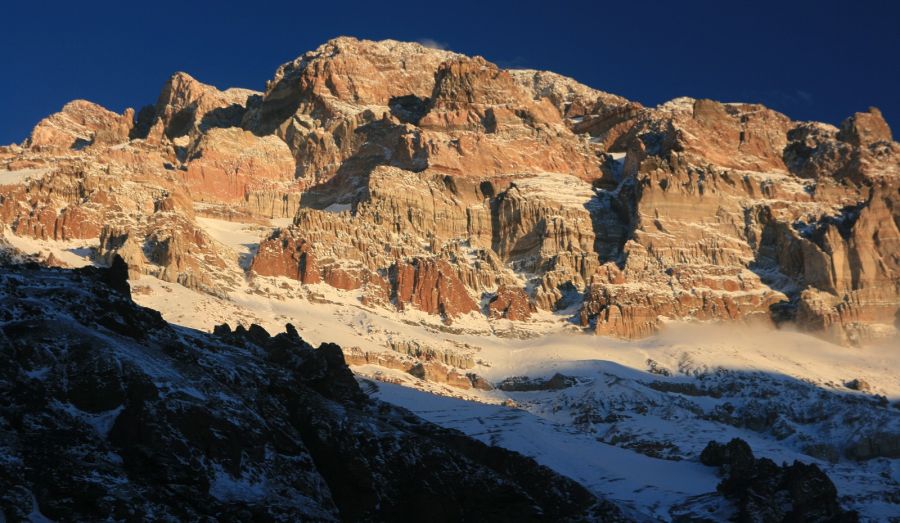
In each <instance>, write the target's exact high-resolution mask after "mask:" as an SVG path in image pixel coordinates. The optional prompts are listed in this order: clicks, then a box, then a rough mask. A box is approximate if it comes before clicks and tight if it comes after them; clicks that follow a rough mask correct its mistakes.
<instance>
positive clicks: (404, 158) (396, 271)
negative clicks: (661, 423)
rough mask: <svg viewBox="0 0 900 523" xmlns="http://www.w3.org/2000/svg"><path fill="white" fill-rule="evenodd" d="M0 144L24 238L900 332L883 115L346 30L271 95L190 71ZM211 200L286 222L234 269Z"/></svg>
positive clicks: (511, 315)
mask: <svg viewBox="0 0 900 523" xmlns="http://www.w3.org/2000/svg"><path fill="white" fill-rule="evenodd" d="M0 161H2V162H3V165H4V166H5V168H6V170H7V171H9V172H10V173H17V174H10V175H9V176H7V177H6V178H9V179H13V180H15V181H14V183H11V184H8V185H3V186H0V218H2V220H3V221H4V222H5V223H7V224H9V226H10V228H11V229H12V230H13V231H14V232H15V233H16V234H19V235H26V236H32V237H37V238H45V239H57V240H66V239H71V238H94V237H97V238H98V241H99V240H102V241H100V242H99V250H100V254H101V255H102V256H107V257H109V256H111V255H112V254H113V253H115V252H119V253H120V254H121V255H122V256H123V257H126V258H129V262H130V264H131V266H132V270H133V272H144V273H148V274H157V275H160V274H162V275H165V277H166V278H167V279H169V280H170V281H177V282H182V283H184V284H187V285H190V286H193V287H195V288H200V289H204V290H209V291H211V292H217V293H227V292H228V288H229V281H231V282H233V281H238V280H239V279H240V278H244V277H250V278H254V277H272V276H284V277H288V278H293V279H296V280H299V281H301V282H302V283H304V284H318V283H324V284H327V285H332V286H334V287H336V288H339V289H342V290H345V291H348V292H351V291H352V292H358V293H359V297H360V299H361V300H362V301H363V303H365V304H367V305H371V306H373V307H383V308H386V309H389V310H395V311H407V310H409V309H410V308H412V309H418V310H421V311H425V312H427V313H431V314H436V315H440V316H441V317H443V318H444V319H445V321H448V322H453V321H457V320H458V319H459V318H461V317H463V316H466V315H468V314H483V315H485V316H487V317H489V318H495V319H511V320H513V321H527V318H528V317H529V316H530V315H531V313H532V312H533V311H536V310H544V311H556V312H558V313H559V314H564V315H569V316H573V317H574V319H576V320H577V321H578V322H580V323H581V325H583V326H584V327H585V328H586V329H588V330H591V331H593V332H596V333H599V334H605V335H613V336H621V337H628V338H634V337H642V336H646V335H648V334H651V333H653V332H654V331H655V330H656V329H657V328H658V327H659V325H660V324H661V322H662V321H664V320H665V319H666V318H670V319H698V320H723V321H733V320H737V321H761V322H772V321H776V322H781V321H786V320H790V321H796V322H797V323H798V324H799V325H800V326H801V327H803V328H807V329H810V330H811V331H814V332H820V333H824V334H826V335H827V336H829V337H831V338H832V339H834V340H837V341H839V342H841V343H848V344H855V343H864V342H866V341H868V340H871V339H874V338H878V337H881V336H886V335H892V334H893V333H894V332H895V329H896V321H897V320H896V318H897V311H898V308H900V272H898V256H900V255H898V252H900V248H898V223H900V210H898V204H897V202H898V197H900V196H898V190H900V181H898V180H900V145H898V144H897V143H896V142H893V141H892V135H891V131H890V129H889V128H888V126H887V124H886V123H885V122H884V119H883V118H882V116H881V113H880V112H879V111H878V110H877V109H874V108H873V109H870V110H869V111H867V112H864V113H857V114H856V115H853V116H851V117H850V118H848V119H847V120H846V121H845V122H844V123H842V124H841V126H840V128H836V127H833V126H830V125H827V124H819V123H813V122H794V121H792V120H790V118H788V117H787V116H785V115H782V114H780V113H777V112H775V111H772V110H770V109H768V108H765V107H763V106H760V105H755V104H733V103H728V104H723V103H719V102H715V101H712V100H694V99H689V98H679V99H676V100H672V101H670V102H668V103H666V104H663V105H661V106H659V107H655V108H648V107H644V106H642V105H640V104H638V103H635V102H631V101H628V100H625V99H623V98H621V97H617V96H615V95H611V94H608V93H603V92H600V91H596V90H594V89H591V88H589V87H587V86H584V85H581V84H578V83H577V82H575V81H574V80H571V79H568V78H564V77H561V76H559V75H555V74H553V73H548V72H539V71H506V70H503V69H500V68H498V67H497V66H495V65H494V64H491V63H490V62H487V61H486V60H484V59H482V58H480V57H474V58H471V57H465V56H461V55H458V54H454V53H450V52H447V51H440V50H434V49H429V48H425V47H423V46H420V45H418V44H408V43H400V42H393V41H385V42H369V41H360V40H356V39H352V38H338V39H335V40H332V41H330V42H328V43H326V44H325V45H323V46H322V47H320V48H319V49H317V50H315V51H311V52H309V53H306V54H304V55H303V56H301V57H300V58H298V59H296V60H294V61H292V62H289V63H287V64H285V65H283V66H281V67H280V68H279V69H278V70H277V71H276V73H275V76H274V78H273V79H272V80H270V81H269V82H268V83H267V84H266V88H265V90H264V92H261V93H255V92H252V91H247V90H241V89H229V90H226V91H219V90H217V89H215V88H213V87H211V86H207V85H204V84H202V83H200V82H198V81H196V80H194V79H193V78H191V77H189V76H188V75H186V74H184V73H179V74H176V75H175V76H173V77H172V79H171V80H170V81H169V82H168V83H167V84H166V85H165V86H164V88H163V90H162V93H161V95H160V97H159V100H158V101H157V103H156V104H155V105H154V106H148V107H147V108H144V109H142V110H141V111H140V112H139V113H138V114H137V116H136V117H135V116H134V114H133V112H128V111H126V113H125V114H124V115H116V114H114V113H110V112H108V111H106V110H104V109H102V108H100V107H98V106H95V105H93V104H90V103H88V102H73V103H71V104H69V105H67V106H66V107H65V108H64V109H63V111H62V112H60V113H58V114H56V115H53V116H51V117H49V118H47V119H45V120H43V121H42V122H41V123H40V124H38V126H37V127H36V128H35V130H34V132H33V133H32V136H31V138H29V139H28V140H26V142H25V143H23V146H22V147H19V146H11V147H8V148H5V149H4V150H3V151H0ZM204 216H214V217H219V218H226V219H231V220H236V221H243V222H259V223H272V222H270V220H284V219H292V224H290V225H287V226H283V227H282V228H280V229H279V230H277V231H275V232H273V233H272V234H270V235H269V237H268V238H266V239H263V240H262V241H261V242H260V245H259V249H258V251H257V254H255V256H254V258H253V259H252V261H251V262H250V263H248V264H246V265H245V269H246V271H247V273H246V274H243V272H244V269H241V268H240V267H236V266H235V265H234V264H229V263H228V260H227V259H224V258H226V257H225V256H224V255H222V254H221V253H218V252H217V244H216V242H214V241H209V238H208V237H206V236H204V235H205V233H204V231H203V229H202V227H199V226H197V225H196V224H197V219H198V217H204ZM277 223H278V224H279V225H284V223H283V222H277ZM165 231H169V232H165ZM113 239H115V241H113ZM220 262H221V263H220Z"/></svg>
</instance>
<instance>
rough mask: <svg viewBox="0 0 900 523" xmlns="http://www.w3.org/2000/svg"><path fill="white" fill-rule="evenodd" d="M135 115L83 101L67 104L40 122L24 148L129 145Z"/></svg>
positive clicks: (77, 147)
mask: <svg viewBox="0 0 900 523" xmlns="http://www.w3.org/2000/svg"><path fill="white" fill-rule="evenodd" d="M133 125H134V111H133V110H131V109H129V110H127V111H125V113H124V114H121V115H119V114H116V113H113V112H111V111H107V110H106V109H104V108H103V107H100V106H99V105H97V104H95V103H91V102H88V101H86V100H75V101H73V102H69V103H67V104H66V105H65V106H64V107H63V108H62V110H61V111H60V112H58V113H56V114H54V115H52V116H49V117H47V118H45V119H43V120H41V121H40V122H39V123H38V124H37V125H36V126H35V128H34V130H33V131H31V136H29V137H28V140H26V142H25V145H26V146H28V147H31V148H36V149H63V150H65V149H83V148H85V147H88V146H90V145H94V144H107V145H115V144H118V143H123V142H126V141H128V134H129V133H130V132H131V128H132V126H133Z"/></svg>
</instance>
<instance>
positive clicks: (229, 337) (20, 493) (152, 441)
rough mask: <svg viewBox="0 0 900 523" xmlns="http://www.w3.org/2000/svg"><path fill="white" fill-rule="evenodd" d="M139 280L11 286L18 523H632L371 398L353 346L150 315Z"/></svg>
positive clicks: (5, 350)
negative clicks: (132, 283) (137, 300)
mask: <svg viewBox="0 0 900 523" xmlns="http://www.w3.org/2000/svg"><path fill="white" fill-rule="evenodd" d="M126 277H127V267H125V265H124V263H123V262H122V261H121V259H120V258H118V257H117V258H115V261H114V264H113V267H112V268H111V269H95V268H85V269H75V270H65V269H54V268H45V267H40V266H39V265H37V264H34V263H31V264H28V265H4V266H3V267H2V271H0V300H2V303H3V305H4V306H3V307H2V308H0V519H3V520H4V521H37V520H40V521H46V519H45V518H50V520H54V521H99V520H107V519H109V520H117V521H148V520H152V521H200V520H211V521H219V520H221V521H323V522H324V521H448V522H449V521H482V520H490V521H625V520H626V519H625V518H624V517H623V516H622V514H621V512H620V511H619V509H618V508H617V507H616V506H614V505H612V504H611V503H609V502H607V501H604V500H602V499H598V498H597V497H596V496H594V495H593V494H591V493H590V492H589V491H588V490H586V489H585V488H584V487H582V486H580V485H578V484H577V483H575V482H574V481H572V480H570V479H568V478H565V477H562V476H560V475H557V474H555V473H554V472H552V471H551V470H550V469H547V468H546V467H543V466H540V465H538V464H537V463H535V462H534V461H533V460H532V459H529V458H526V457H524V456H521V455H519V454H516V453H514V452H510V451H507V450H503V449H500V448H497V447H491V446H488V445H485V444H483V443H480V442H478V441H476V440H474V439H470V438H468V437H466V436H463V435H462V434H461V433H459V432H457V431H453V430H447V429H443V428H440V427H438V426H436V425H433V424H431V423H428V422H426V421H424V420H422V419H420V418H418V417H416V416H415V415H414V414H412V413H411V412H409V411H407V410H404V409H401V408H399V407H394V406H391V405H389V404H386V403H381V402H379V401H375V400H372V399H369V398H368V397H367V396H366V395H365V394H364V393H363V392H362V391H361V390H360V387H359V385H358V384H357V382H356V380H355V378H354V377H353V374H352V373H351V372H350V369H349V368H348V367H347V365H346V363H345V362H344V358H343V355H342V353H341V349H340V347H338V346H337V345H334V344H323V345H321V346H320V347H318V348H313V347H312V346H311V345H309V344H308V343H306V342H304V341H303V339H301V337H300V336H299V334H298V333H297V331H296V330H295V329H294V328H293V327H292V326H291V325H290V324H288V325H287V328H286V330H285V332H282V333H280V334H277V335H275V336H271V335H270V334H269V333H268V332H266V331H265V329H263V328H262V327H259V326H257V325H252V326H251V327H250V328H249V329H245V328H243V327H238V328H237V329H235V330H232V329H231V328H229V327H228V326H227V325H223V326H220V327H219V328H217V329H216V331H215V333H214V334H209V333H204V332H199V331H195V330H192V329H187V328H183V327H175V326H172V325H169V324H168V323H166V322H165V321H163V319H162V318H161V316H160V314H159V313H158V312H156V311H153V310H151V309H146V308H143V307H139V306H137V305H135V304H134V303H133V302H132V301H131V298H130V292H129V285H128V282H127V281H126V279H125V278H126Z"/></svg>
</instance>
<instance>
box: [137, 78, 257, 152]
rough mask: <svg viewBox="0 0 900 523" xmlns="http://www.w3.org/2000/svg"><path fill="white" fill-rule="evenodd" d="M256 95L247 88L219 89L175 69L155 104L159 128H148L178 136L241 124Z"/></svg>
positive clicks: (171, 136) (157, 132)
mask: <svg viewBox="0 0 900 523" xmlns="http://www.w3.org/2000/svg"><path fill="white" fill-rule="evenodd" d="M253 96H259V93H256V92H254V91H250V90H248V89H227V90H225V91H219V90H218V89H216V88H215V87H213V86H211V85H206V84H204V83H201V82H198V81H197V80H195V79H194V78H193V77H191V76H190V75H189V74H187V73H182V72H179V73H175V74H174V75H172V77H171V78H169V80H168V81H167V82H166V84H165V85H164V86H163V89H162V92H160V95H159V99H158V100H157V102H156V106H155V108H154V115H155V117H156V123H154V124H153V125H157V129H151V130H150V131H149V132H150V133H151V134H157V135H159V134H165V136H168V137H169V138H175V137H178V136H184V135H186V134H188V133H190V132H191V131H194V130H207V129H210V128H213V127H231V126H236V125H240V122H241V118H243V116H244V113H245V112H246V110H247V104H248V101H249V99H250V98H251V97H253ZM157 137H159V136H157Z"/></svg>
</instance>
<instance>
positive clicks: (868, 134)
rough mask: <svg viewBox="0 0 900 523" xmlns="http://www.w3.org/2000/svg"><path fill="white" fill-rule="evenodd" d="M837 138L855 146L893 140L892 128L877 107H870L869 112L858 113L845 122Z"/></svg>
mask: <svg viewBox="0 0 900 523" xmlns="http://www.w3.org/2000/svg"><path fill="white" fill-rule="evenodd" d="M837 138H838V140H841V141H844V142H847V143H850V144H853V145H869V144H871V143H875V142H890V141H892V140H893V137H892V135H891V128H890V127H889V126H888V124H887V122H885V121H884V116H882V115H881V111H880V110H878V108H877V107H870V108H869V110H868V111H866V112H864V113H856V114H854V115H853V116H851V117H849V118H847V119H846V120H844V121H843V123H841V130H840V132H839V133H838V135H837Z"/></svg>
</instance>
